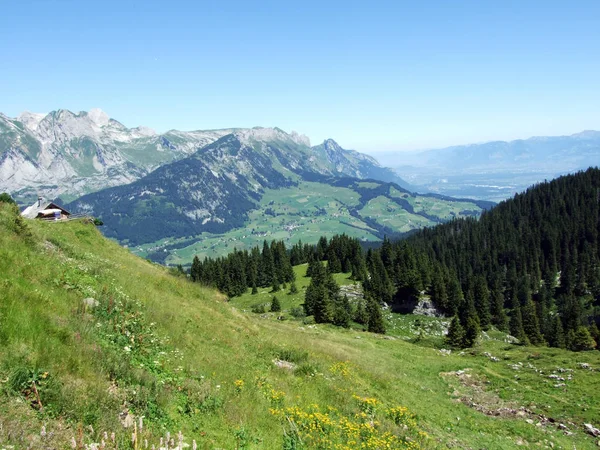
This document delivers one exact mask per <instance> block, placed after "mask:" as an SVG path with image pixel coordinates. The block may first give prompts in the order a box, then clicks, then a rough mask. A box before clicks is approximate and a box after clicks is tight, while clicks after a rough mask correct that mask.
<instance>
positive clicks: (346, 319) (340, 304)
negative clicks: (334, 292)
mask: <svg viewBox="0 0 600 450" xmlns="http://www.w3.org/2000/svg"><path fill="white" fill-rule="evenodd" d="M351 312H352V308H351V307H350V302H349V301H348V297H347V296H346V295H344V296H343V297H341V298H340V299H339V300H338V301H337V302H335V305H334V311H333V324H334V325H337V326H338V327H344V328H349V327H350V320H351Z"/></svg>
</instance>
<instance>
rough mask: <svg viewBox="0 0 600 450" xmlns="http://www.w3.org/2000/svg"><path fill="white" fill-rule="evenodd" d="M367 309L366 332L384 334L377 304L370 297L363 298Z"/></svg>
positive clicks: (381, 316) (381, 317)
mask: <svg viewBox="0 0 600 450" xmlns="http://www.w3.org/2000/svg"><path fill="white" fill-rule="evenodd" d="M365 300H366V303H367V307H366V312H367V331H370V332H371V333H379V334H385V324H384V323H383V315H382V313H381V306H380V305H379V302H377V300H375V299H374V298H373V297H371V296H367V297H365Z"/></svg>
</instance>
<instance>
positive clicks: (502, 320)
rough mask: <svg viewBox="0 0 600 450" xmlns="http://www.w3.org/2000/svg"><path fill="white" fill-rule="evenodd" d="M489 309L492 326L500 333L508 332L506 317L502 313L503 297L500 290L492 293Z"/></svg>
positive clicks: (503, 312)
mask: <svg viewBox="0 0 600 450" xmlns="http://www.w3.org/2000/svg"><path fill="white" fill-rule="evenodd" d="M490 307H491V314H492V324H493V325H494V326H495V327H496V328H498V329H499V330H500V331H508V317H507V316H506V312H505V311H504V295H503V294H502V292H501V291H500V289H496V290H494V291H492V294H491V305H490Z"/></svg>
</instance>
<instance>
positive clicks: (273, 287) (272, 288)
mask: <svg viewBox="0 0 600 450" xmlns="http://www.w3.org/2000/svg"><path fill="white" fill-rule="evenodd" d="M280 290H281V287H280V286H279V283H278V282H277V280H276V279H274V280H273V286H272V287H271V292H279V291H280Z"/></svg>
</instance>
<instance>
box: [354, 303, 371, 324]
mask: <svg viewBox="0 0 600 450" xmlns="http://www.w3.org/2000/svg"><path fill="white" fill-rule="evenodd" d="M354 321H355V322H356V323H359V324H361V325H367V323H368V322H369V316H368V315H367V310H366V308H365V302H364V300H359V301H358V303H357V305H356V311H355V312H354Z"/></svg>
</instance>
